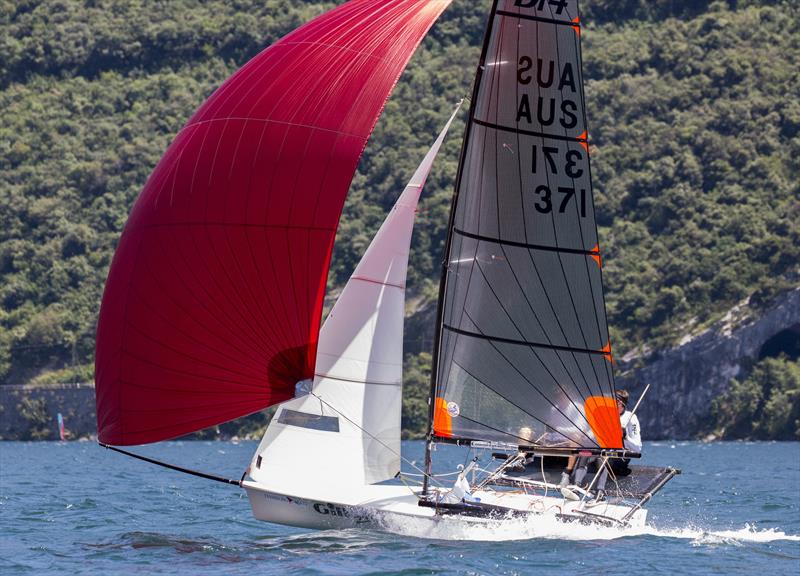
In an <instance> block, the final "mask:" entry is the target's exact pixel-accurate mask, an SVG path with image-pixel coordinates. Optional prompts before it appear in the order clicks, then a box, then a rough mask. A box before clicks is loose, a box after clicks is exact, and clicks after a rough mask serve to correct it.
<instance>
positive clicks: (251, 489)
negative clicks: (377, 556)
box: [242, 481, 647, 530]
mask: <svg viewBox="0 0 800 576" xmlns="http://www.w3.org/2000/svg"><path fill="white" fill-rule="evenodd" d="M242 486H243V487H244V489H245V490H246V491H247V495H248V497H249V499H250V506H251V507H252V509H253V516H254V517H255V518H257V519H258V520H263V521H265V522H272V523H275V524H284V525H288V526H297V527H300V528H313V529H322V530H324V529H331V528H353V527H371V528H378V529H381V528H385V527H387V526H390V525H391V524H392V521H393V520H398V519H402V518H404V517H405V518H413V519H415V520H417V521H420V520H422V521H429V522H430V523H431V527H434V526H435V525H436V524H438V522H439V521H440V520H441V519H442V518H445V517H447V518H449V519H450V520H452V519H453V518H454V517H456V518H458V519H459V520H463V521H464V522H466V523H487V522H498V521H501V522H502V520H503V519H511V518H515V519H519V518H520V516H523V517H526V518H527V517H535V516H536V515H547V516H550V517H552V516H553V515H557V516H558V517H559V518H560V519H562V520H564V521H582V522H600V523H615V522H614V520H620V521H621V520H622V518H623V517H624V516H625V514H627V513H628V511H629V510H630V507H629V506H620V505H615V504H611V503H606V502H603V503H600V504H598V505H593V506H592V505H588V504H587V503H582V502H574V501H570V500H566V499H564V498H561V497H557V498H556V497H553V496H542V495H533V494H525V493H523V492H519V491H505V492H503V491H494V490H490V491H478V492H475V493H474V494H473V496H474V497H476V498H480V501H481V503H482V504H488V505H491V506H497V507H500V508H502V510H496V511H495V512H494V513H493V514H491V515H490V516H473V515H461V514H458V513H453V512H450V513H448V512H445V511H438V512H437V511H436V510H434V509H433V508H428V507H422V506H419V504H418V498H417V496H416V495H415V494H413V493H412V492H411V491H410V490H409V488H407V487H405V486H388V485H371V486H362V487H359V488H361V490H359V492H360V493H361V495H360V496H359V495H358V494H347V493H346V491H342V492H341V493H340V494H339V495H338V497H337V496H334V495H333V494H328V495H326V496H328V497H325V498H320V497H315V498H309V497H302V496H295V495H292V494H285V493H281V492H279V491H275V490H274V489H268V488H266V487H264V486H260V485H259V484H257V483H255V482H252V481H246V482H244V483H243V484H242ZM646 518H647V511H646V510H644V509H640V510H637V511H636V512H635V513H634V515H633V516H632V517H631V518H630V519H629V520H628V522H627V524H628V525H629V526H634V527H642V526H644V523H645V520H646Z"/></svg>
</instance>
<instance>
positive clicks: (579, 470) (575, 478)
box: [572, 456, 591, 486]
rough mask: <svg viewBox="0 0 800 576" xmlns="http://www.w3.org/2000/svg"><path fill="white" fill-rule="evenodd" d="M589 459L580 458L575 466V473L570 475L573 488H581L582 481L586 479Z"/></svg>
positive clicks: (586, 457) (585, 457)
mask: <svg viewBox="0 0 800 576" xmlns="http://www.w3.org/2000/svg"><path fill="white" fill-rule="evenodd" d="M590 461H591V458H590V457H588V456H581V457H579V458H578V461H577V463H576V464H575V472H574V473H573V474H572V483H573V484H575V486H581V485H582V484H583V480H584V479H585V478H586V467H587V466H588V465H589V462H590Z"/></svg>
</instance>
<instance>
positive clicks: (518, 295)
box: [431, 0, 622, 449]
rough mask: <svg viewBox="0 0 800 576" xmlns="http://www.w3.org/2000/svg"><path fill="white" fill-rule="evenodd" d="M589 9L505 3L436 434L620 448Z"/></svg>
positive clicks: (455, 249)
mask: <svg viewBox="0 0 800 576" xmlns="http://www.w3.org/2000/svg"><path fill="white" fill-rule="evenodd" d="M580 35H581V28H580V18H579V14H578V6H577V0H496V1H495V3H494V5H493V8H492V12H491V15H490V20H489V23H488V29H487V33H486V38H485V43H484V47H483V52H482V55H481V60H480V67H479V70H478V75H477V78H476V81H475V87H474V94H473V100H472V107H471V110H470V118H469V122H468V125H467V132H466V138H465V142H464V144H463V149H462V156H461V164H460V167H459V174H458V180H457V183H456V195H455V198H454V201H453V208H452V213H451V221H450V227H449V237H448V241H447V248H446V262H445V269H444V272H443V278H442V289H441V294H440V303H439V315H440V323H439V326H438V334H437V347H436V350H435V359H434V374H433V384H432V390H433V393H432V396H433V398H432V405H431V413H432V432H433V436H434V438H436V439H438V440H443V441H454V440H457V441H460V440H475V439H477V440H491V441H498V442H504V443H515V444H519V445H531V446H532V445H537V446H549V447H562V448H569V449H578V448H590V449H598V448H621V447H622V435H621V429H620V424H619V416H618V413H617V409H616V403H615V402H614V380H613V373H612V365H611V362H612V358H611V347H610V343H609V337H608V328H607V324H606V316H605V305H604V301H603V289H602V281H601V266H602V260H601V257H600V250H599V246H598V240H597V229H596V223H595V215H594V208H593V201H592V185H591V179H590V173H589V147H588V142H587V128H586V119H585V105H584V94H583V78H582V72H581V52H580Z"/></svg>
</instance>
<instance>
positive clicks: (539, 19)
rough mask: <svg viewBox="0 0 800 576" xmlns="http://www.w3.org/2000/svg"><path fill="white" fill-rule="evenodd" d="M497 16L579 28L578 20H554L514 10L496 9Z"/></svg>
mask: <svg viewBox="0 0 800 576" xmlns="http://www.w3.org/2000/svg"><path fill="white" fill-rule="evenodd" d="M497 14H498V16H509V17H511V18H519V19H520V20H533V21H534V22H544V23H546V24H560V25H562V26H569V27H570V28H580V27H581V25H580V22H573V21H572V20H556V19H554V18H543V17H542V16H531V15H530V14H517V13H516V12H509V11H508V10H498V11H497Z"/></svg>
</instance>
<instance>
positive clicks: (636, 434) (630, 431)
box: [574, 390, 642, 501]
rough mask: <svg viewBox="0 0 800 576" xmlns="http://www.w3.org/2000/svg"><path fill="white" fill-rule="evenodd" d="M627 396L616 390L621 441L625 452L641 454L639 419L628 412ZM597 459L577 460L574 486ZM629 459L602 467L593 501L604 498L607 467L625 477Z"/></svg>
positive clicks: (621, 459)
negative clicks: (589, 465)
mask: <svg viewBox="0 0 800 576" xmlns="http://www.w3.org/2000/svg"><path fill="white" fill-rule="evenodd" d="M629 397H630V396H629V394H628V391H627V390H617V392H616V400H617V409H618V410H619V423H620V425H621V426H622V441H623V444H624V446H625V449H626V450H630V451H631V452H638V453H641V451H642V429H641V426H639V419H638V418H637V417H636V414H633V413H632V412H630V411H629V410H628V409H627V407H628V399H629ZM599 460H600V459H599V458H595V457H592V458H578V462H577V469H576V470H575V473H574V476H575V481H574V483H575V485H577V486H580V485H581V484H582V483H583V479H584V478H585V477H586V467H587V466H588V464H589V463H590V462H592V461H595V462H597V461H599ZM628 462H630V458H611V459H609V460H608V464H607V467H606V466H604V467H603V470H601V471H600V473H599V474H600V475H599V476H598V478H597V482H596V483H595V486H594V489H595V490H596V492H595V500H596V501H599V500H603V499H604V497H605V487H606V480H607V479H608V467H610V468H611V470H612V471H613V472H614V474H615V475H617V476H627V475H628V474H630V472H631V470H630V468H628Z"/></svg>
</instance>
